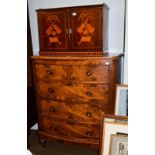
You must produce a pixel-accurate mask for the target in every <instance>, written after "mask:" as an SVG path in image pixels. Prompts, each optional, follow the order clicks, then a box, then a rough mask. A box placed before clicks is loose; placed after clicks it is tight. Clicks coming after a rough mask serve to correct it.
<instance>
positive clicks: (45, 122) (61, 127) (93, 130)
mask: <svg viewBox="0 0 155 155" xmlns="http://www.w3.org/2000/svg"><path fill="white" fill-rule="evenodd" d="M39 126H40V130H41V131H44V132H47V133H49V134H52V135H56V136H63V137H72V138H84V139H99V133H100V125H99V124H84V123H78V122H74V121H73V120H65V119H55V118H46V117H43V118H41V119H40V124H39Z"/></svg>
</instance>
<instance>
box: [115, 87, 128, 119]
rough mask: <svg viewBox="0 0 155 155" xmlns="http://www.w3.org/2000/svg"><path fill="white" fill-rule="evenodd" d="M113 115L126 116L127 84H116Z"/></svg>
mask: <svg viewBox="0 0 155 155" xmlns="http://www.w3.org/2000/svg"><path fill="white" fill-rule="evenodd" d="M115 115H119V116H128V85H124V84H117V85H116V97H115Z"/></svg>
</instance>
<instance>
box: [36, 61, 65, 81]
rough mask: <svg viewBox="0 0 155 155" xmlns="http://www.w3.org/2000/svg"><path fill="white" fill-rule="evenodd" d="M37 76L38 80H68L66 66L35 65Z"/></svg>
mask: <svg viewBox="0 0 155 155" xmlns="http://www.w3.org/2000/svg"><path fill="white" fill-rule="evenodd" d="M35 74H36V78H37V79H38V80H47V81H50V80H58V81H62V80H65V79H66V66H65V65H55V64H54V65H50V64H35Z"/></svg>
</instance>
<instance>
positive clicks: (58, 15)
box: [38, 10, 68, 51]
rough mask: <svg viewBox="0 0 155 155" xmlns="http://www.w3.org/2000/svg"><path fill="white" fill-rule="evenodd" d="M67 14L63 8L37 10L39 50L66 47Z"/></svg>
mask: <svg viewBox="0 0 155 155" xmlns="http://www.w3.org/2000/svg"><path fill="white" fill-rule="evenodd" d="M66 21H67V14H66V12H65V11H64V10H57V11H42V12H38V22H39V23H38V26H39V36H40V48H41V50H52V51H57V50H59V51H61V50H65V49H67V46H68V45H67V44H68V43H67V42H68V37H67V33H66V29H67V27H68V25H67V22H66Z"/></svg>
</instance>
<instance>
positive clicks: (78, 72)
mask: <svg viewBox="0 0 155 155" xmlns="http://www.w3.org/2000/svg"><path fill="white" fill-rule="evenodd" d="M70 72H71V77H70V79H71V80H74V81H76V82H77V81H87V82H88V81H96V82H97V81H98V82H105V83H107V82H109V74H108V72H109V67H108V66H96V65H85V66H83V65H73V66H71V67H70Z"/></svg>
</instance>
